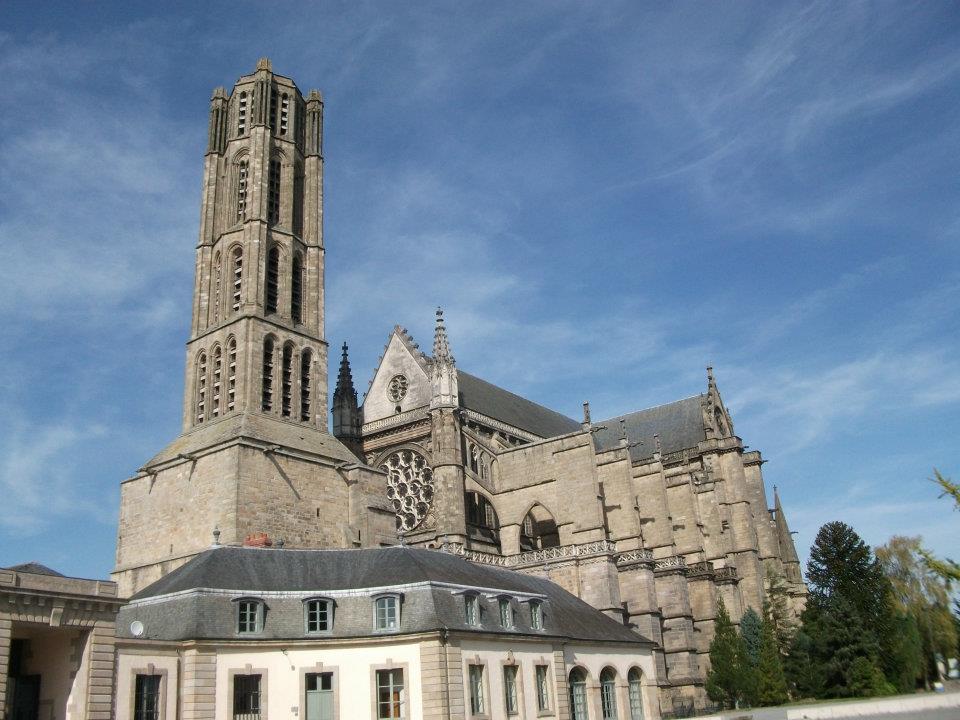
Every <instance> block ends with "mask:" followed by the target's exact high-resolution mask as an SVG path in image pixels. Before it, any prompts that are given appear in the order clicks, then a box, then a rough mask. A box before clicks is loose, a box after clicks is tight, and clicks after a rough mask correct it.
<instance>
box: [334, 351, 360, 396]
mask: <svg viewBox="0 0 960 720" xmlns="http://www.w3.org/2000/svg"><path fill="white" fill-rule="evenodd" d="M341 350H342V351H343V354H342V355H341V356H340V374H339V375H337V388H336V390H334V392H333V400H334V402H336V401H337V398H338V397H342V396H344V395H345V394H346V395H347V396H348V397H351V396H352V397H353V400H354V402H356V400H357V391H356V390H355V389H354V387H353V373H352V372H351V371H350V358H349V357H348V355H347V344H346V343H344V344H343V347H342V348H341Z"/></svg>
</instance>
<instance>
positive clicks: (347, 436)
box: [332, 343, 362, 457]
mask: <svg viewBox="0 0 960 720" xmlns="http://www.w3.org/2000/svg"><path fill="white" fill-rule="evenodd" d="M342 351H343V354H342V355H341V357H340V374H339V375H337V388H336V390H334V391H333V410H332V412H333V435H334V437H336V438H337V439H338V440H340V442H342V443H343V444H344V445H346V446H347V447H348V448H350V449H351V450H352V451H353V452H354V454H355V455H357V456H358V457H360V452H361V442H360V441H361V435H360V426H361V425H362V421H361V418H360V408H359V406H358V405H357V391H356V389H354V387H353V373H352V372H351V371H350V358H349V357H348V355H347V344H346V343H344V344H343V348H342Z"/></svg>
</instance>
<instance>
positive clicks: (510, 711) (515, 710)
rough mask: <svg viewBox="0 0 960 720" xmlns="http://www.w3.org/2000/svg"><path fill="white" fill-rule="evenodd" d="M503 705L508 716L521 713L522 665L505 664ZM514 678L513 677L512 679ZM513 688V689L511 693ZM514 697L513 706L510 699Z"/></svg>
mask: <svg viewBox="0 0 960 720" xmlns="http://www.w3.org/2000/svg"><path fill="white" fill-rule="evenodd" d="M502 667H503V707H504V710H505V711H506V713H507V716H508V717H513V716H515V715H519V714H520V710H521V708H522V707H523V703H522V699H521V695H520V666H519V665H517V664H516V663H506V664H504V665H503V666H502ZM511 678H512V679H511ZM511 690H512V691H513V692H512V693H511ZM511 698H512V699H513V705H512V707H511V704H510V700H511Z"/></svg>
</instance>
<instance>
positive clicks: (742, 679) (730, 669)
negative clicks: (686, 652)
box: [705, 599, 753, 707]
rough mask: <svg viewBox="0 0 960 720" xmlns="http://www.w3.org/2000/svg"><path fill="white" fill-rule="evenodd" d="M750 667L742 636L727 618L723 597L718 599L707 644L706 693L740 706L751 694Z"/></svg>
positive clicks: (714, 698)
mask: <svg viewBox="0 0 960 720" xmlns="http://www.w3.org/2000/svg"><path fill="white" fill-rule="evenodd" d="M749 668H750V662H749V660H748V659H747V649H746V647H745V646H744V644H743V638H742V637H740V634H739V633H738V632H737V629H736V627H734V625H733V623H732V622H731V621H730V616H729V615H728V614H727V608H726V606H725V605H724V604H723V600H722V599H719V600H718V601H717V619H716V622H715V624H714V635H713V641H712V642H711V643H710V672H708V673H707V679H706V684H705V687H706V690H707V695H708V696H709V697H710V699H711V700H713V701H714V702H716V703H722V704H723V705H726V706H728V707H739V706H740V705H742V704H743V702H744V701H745V700H747V699H749V698H750V697H751V696H752V695H753V673H752V672H750V669H749Z"/></svg>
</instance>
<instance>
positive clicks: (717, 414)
mask: <svg viewBox="0 0 960 720" xmlns="http://www.w3.org/2000/svg"><path fill="white" fill-rule="evenodd" d="M713 421H714V424H715V425H716V427H717V432H718V433H719V434H720V435H721V436H726V434H727V424H726V423H725V422H724V421H723V411H721V410H720V408H714V409H713Z"/></svg>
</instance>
